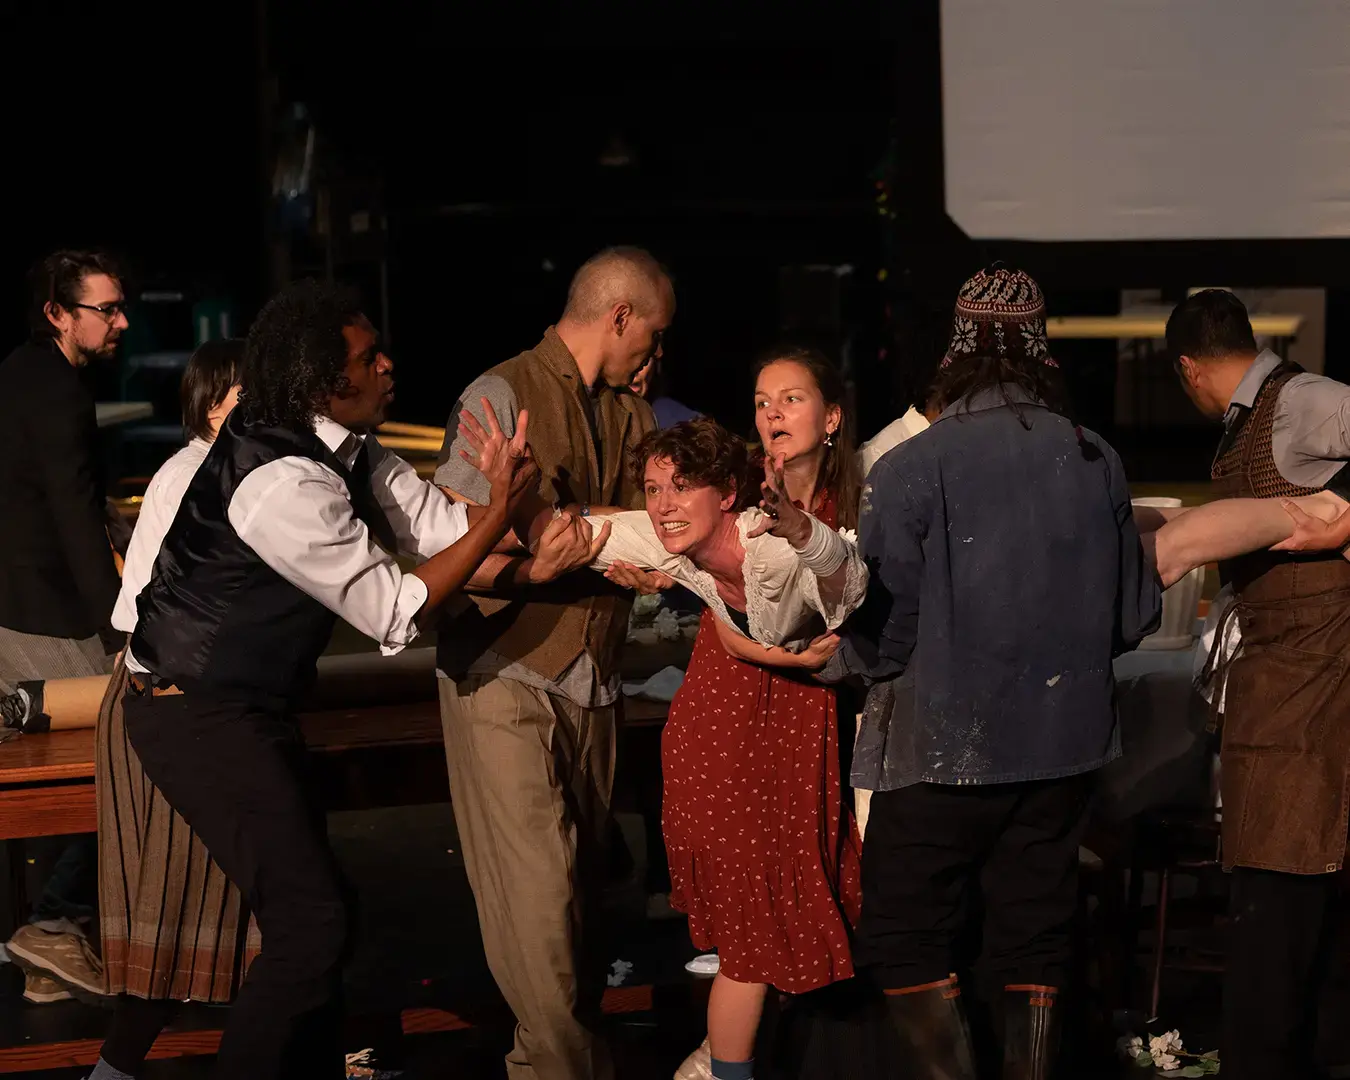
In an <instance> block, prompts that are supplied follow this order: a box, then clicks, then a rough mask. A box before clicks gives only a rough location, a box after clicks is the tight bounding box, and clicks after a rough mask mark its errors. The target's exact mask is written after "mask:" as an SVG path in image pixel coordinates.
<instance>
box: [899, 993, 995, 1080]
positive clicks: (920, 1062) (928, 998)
mask: <svg viewBox="0 0 1350 1080" xmlns="http://www.w3.org/2000/svg"><path fill="white" fill-rule="evenodd" d="M886 1009H887V1013H888V1014H889V1017H890V1026H891V1029H892V1031H893V1032H894V1033H895V1036H896V1038H897V1040H898V1041H899V1047H898V1049H899V1050H900V1052H901V1053H902V1054H903V1055H904V1058H903V1060H904V1064H905V1066H906V1068H905V1069H904V1075H905V1076H909V1077H913V1080H976V1075H975V1052H974V1049H973V1047H972V1046H971V1042H970V1027H969V1025H968V1024H967V1023H966V1013H965V1009H964V1008H962V1006H961V986H960V984H959V983H958V981H957V978H956V976H955V975H951V976H949V977H948V978H945V979H943V980H941V981H940V982H934V983H924V984H923V985H922V986H905V987H901V988H899V989H895V990H887V991H886Z"/></svg>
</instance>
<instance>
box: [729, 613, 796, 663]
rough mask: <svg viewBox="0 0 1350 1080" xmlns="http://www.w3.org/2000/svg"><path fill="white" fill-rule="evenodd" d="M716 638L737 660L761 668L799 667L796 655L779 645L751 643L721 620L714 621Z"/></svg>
mask: <svg viewBox="0 0 1350 1080" xmlns="http://www.w3.org/2000/svg"><path fill="white" fill-rule="evenodd" d="M716 626H717V636H718V638H719V639H720V640H721V642H722V647H723V648H724V649H726V651H727V652H729V653H730V654H731V655H732V656H734V657H735V658H736V659H737V660H744V661H746V663H750V664H759V665H760V666H762V667H785V668H796V667H801V666H802V664H801V659H800V657H798V655H797V654H796V653H793V652H788V650H787V649H784V648H783V647H782V646H780V645H761V644H760V643H759V642H757V641H751V640H750V639H749V638H748V637H746V636H745V635H744V634H740V633H737V632H736V631H735V630H733V629H732V628H731V627H729V626H728V625H727V624H726V623H724V622H723V621H722V620H721V619H717V620H716Z"/></svg>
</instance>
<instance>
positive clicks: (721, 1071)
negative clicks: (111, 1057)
mask: <svg viewBox="0 0 1350 1080" xmlns="http://www.w3.org/2000/svg"><path fill="white" fill-rule="evenodd" d="M712 1074H713V1080H755V1059H754V1058H751V1059H750V1060H749V1061H719V1060H718V1059H717V1058H713V1059H712ZM113 1080H116V1078H115V1077H114V1078H113Z"/></svg>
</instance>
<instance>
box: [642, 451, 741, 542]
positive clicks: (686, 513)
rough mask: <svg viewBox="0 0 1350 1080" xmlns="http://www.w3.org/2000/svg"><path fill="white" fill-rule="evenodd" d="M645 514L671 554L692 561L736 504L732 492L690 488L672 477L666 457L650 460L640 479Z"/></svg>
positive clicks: (711, 488) (710, 488) (678, 478)
mask: <svg viewBox="0 0 1350 1080" xmlns="http://www.w3.org/2000/svg"><path fill="white" fill-rule="evenodd" d="M643 489H644V491H645V492H646V496H647V515H648V517H650V518H651V521H652V527H653V528H655V529H656V535H657V536H658V537H660V539H661V545H662V547H664V548H665V549H666V550H667V551H668V552H670V553H671V554H672V555H685V556H688V557H689V558H694V555H695V553H697V551H698V549H699V548H700V547H701V546H702V545H704V544H706V543H707V542H708V541H709V540H710V539H711V538H712V537H713V536H715V535H716V533H717V530H718V527H719V526H720V525H721V523H722V516H723V515H724V514H726V513H729V512H730V511H731V508H732V507H733V506H734V505H735V503H736V496H735V493H732V494H729V495H723V494H722V493H721V492H720V491H718V490H717V489H716V488H715V487H713V486H712V485H711V484H704V485H702V486H700V487H692V486H690V485H688V484H686V483H685V482H684V478H683V477H680V476H676V475H675V466H674V464H673V463H672V462H671V461H670V459H669V458H655V457H654V458H650V459H648V461H647V468H646V472H645V474H644V478H643Z"/></svg>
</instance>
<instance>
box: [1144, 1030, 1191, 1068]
mask: <svg viewBox="0 0 1350 1080" xmlns="http://www.w3.org/2000/svg"><path fill="white" fill-rule="evenodd" d="M1148 1052H1149V1056H1150V1057H1152V1058H1153V1065H1154V1067H1155V1068H1158V1069H1161V1070H1162V1071H1163V1072H1171V1071H1172V1070H1173V1069H1179V1068H1181V1059H1180V1058H1179V1057H1178V1056H1177V1055H1178V1054H1180V1053H1182V1052H1183V1048H1182V1044H1181V1032H1180V1031H1178V1030H1176V1028H1173V1029H1172V1030H1171V1031H1165V1032H1163V1034H1161V1035H1153V1036H1150V1037H1149V1040H1148Z"/></svg>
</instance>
